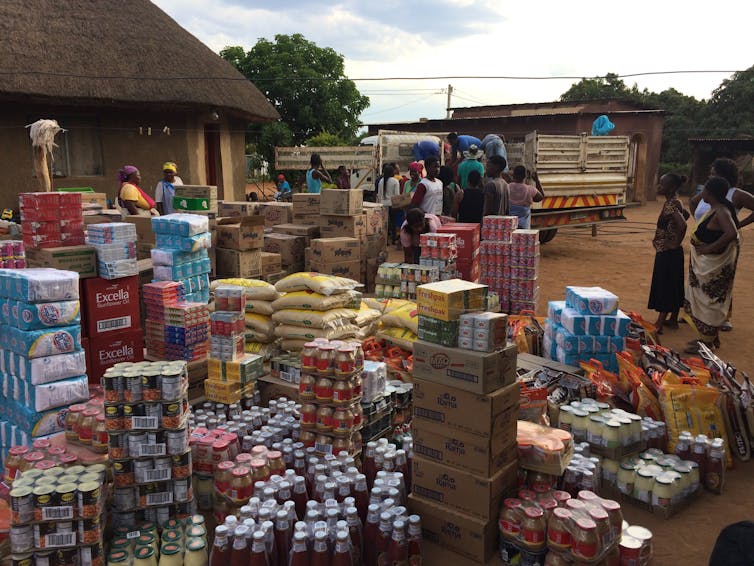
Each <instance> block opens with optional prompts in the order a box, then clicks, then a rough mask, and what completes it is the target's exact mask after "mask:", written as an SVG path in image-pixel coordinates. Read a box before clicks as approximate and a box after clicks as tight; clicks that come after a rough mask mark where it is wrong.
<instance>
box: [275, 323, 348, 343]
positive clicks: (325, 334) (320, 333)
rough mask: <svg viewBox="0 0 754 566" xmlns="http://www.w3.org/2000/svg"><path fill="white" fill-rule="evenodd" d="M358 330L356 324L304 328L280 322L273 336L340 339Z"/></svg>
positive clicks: (295, 338) (292, 338)
mask: <svg viewBox="0 0 754 566" xmlns="http://www.w3.org/2000/svg"><path fill="white" fill-rule="evenodd" d="M358 331H359V328H358V327H357V326H354V325H353V324H346V325H344V326H341V327H338V328H327V329H325V328H306V327H304V326H292V325H289V324H281V325H279V326H276V327H275V336H277V337H278V338H282V339H283V340H305V341H310V340H314V339H315V338H326V339H327V340H341V339H343V338H353V337H355V336H356V333H357V332H358Z"/></svg>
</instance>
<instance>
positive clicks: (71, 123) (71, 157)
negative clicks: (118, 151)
mask: <svg viewBox="0 0 754 566" xmlns="http://www.w3.org/2000/svg"><path fill="white" fill-rule="evenodd" d="M58 123H59V124H60V125H61V127H63V128H65V129H66V130H67V131H65V132H60V133H59V134H58V135H57V136H55V143H56V144H57V146H58V147H56V148H54V149H53V150H52V164H51V167H52V176H53V177H54V178H56V179H60V178H66V177H101V176H102V175H103V174H104V167H103V165H102V141H101V139H100V127H99V122H98V120H97V119H96V118H82V117H74V118H72V117H67V118H60V119H59V120H58Z"/></svg>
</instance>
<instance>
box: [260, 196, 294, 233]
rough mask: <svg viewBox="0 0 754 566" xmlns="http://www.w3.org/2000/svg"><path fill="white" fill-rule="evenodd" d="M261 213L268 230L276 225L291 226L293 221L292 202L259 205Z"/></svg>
mask: <svg viewBox="0 0 754 566" xmlns="http://www.w3.org/2000/svg"><path fill="white" fill-rule="evenodd" d="M259 211H260V214H261V215H262V216H264V225H265V227H266V228H272V227H273V226H275V225H276V224H290V222H291V220H292V219H293V205H292V204H291V203H290V202H264V203H261V204H260V205H259Z"/></svg>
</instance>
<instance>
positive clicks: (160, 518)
mask: <svg viewBox="0 0 754 566" xmlns="http://www.w3.org/2000/svg"><path fill="white" fill-rule="evenodd" d="M170 514H171V513H170V507H157V508H156V509H155V510H154V522H155V523H157V524H158V525H159V524H162V523H164V522H165V521H167V520H168V519H169V518H170Z"/></svg>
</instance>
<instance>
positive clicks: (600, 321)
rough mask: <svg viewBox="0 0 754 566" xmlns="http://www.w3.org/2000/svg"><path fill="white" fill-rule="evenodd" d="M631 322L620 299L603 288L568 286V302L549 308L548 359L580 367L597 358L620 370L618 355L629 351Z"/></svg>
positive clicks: (545, 350)
mask: <svg viewBox="0 0 754 566" xmlns="http://www.w3.org/2000/svg"><path fill="white" fill-rule="evenodd" d="M630 322H631V319H630V318H629V317H628V315H626V314H625V313H624V312H623V311H621V310H620V309H618V297H617V296H616V295H614V294H613V293H611V292H610V291H606V290H605V289H602V288H600V287H566V300H565V301H550V302H549V303H548V305H547V320H546V321H545V337H544V339H543V343H542V346H543V349H544V352H545V357H548V358H550V359H551V360H557V361H558V362H560V363H562V364H567V365H571V366H578V362H579V361H581V360H584V361H587V360H590V359H596V360H598V361H599V362H601V363H602V365H603V366H604V367H605V368H606V369H608V370H609V371H612V372H617V371H618V361H617V359H616V356H615V354H616V352H621V351H623V350H625V347H626V336H628V327H629V323H630Z"/></svg>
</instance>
